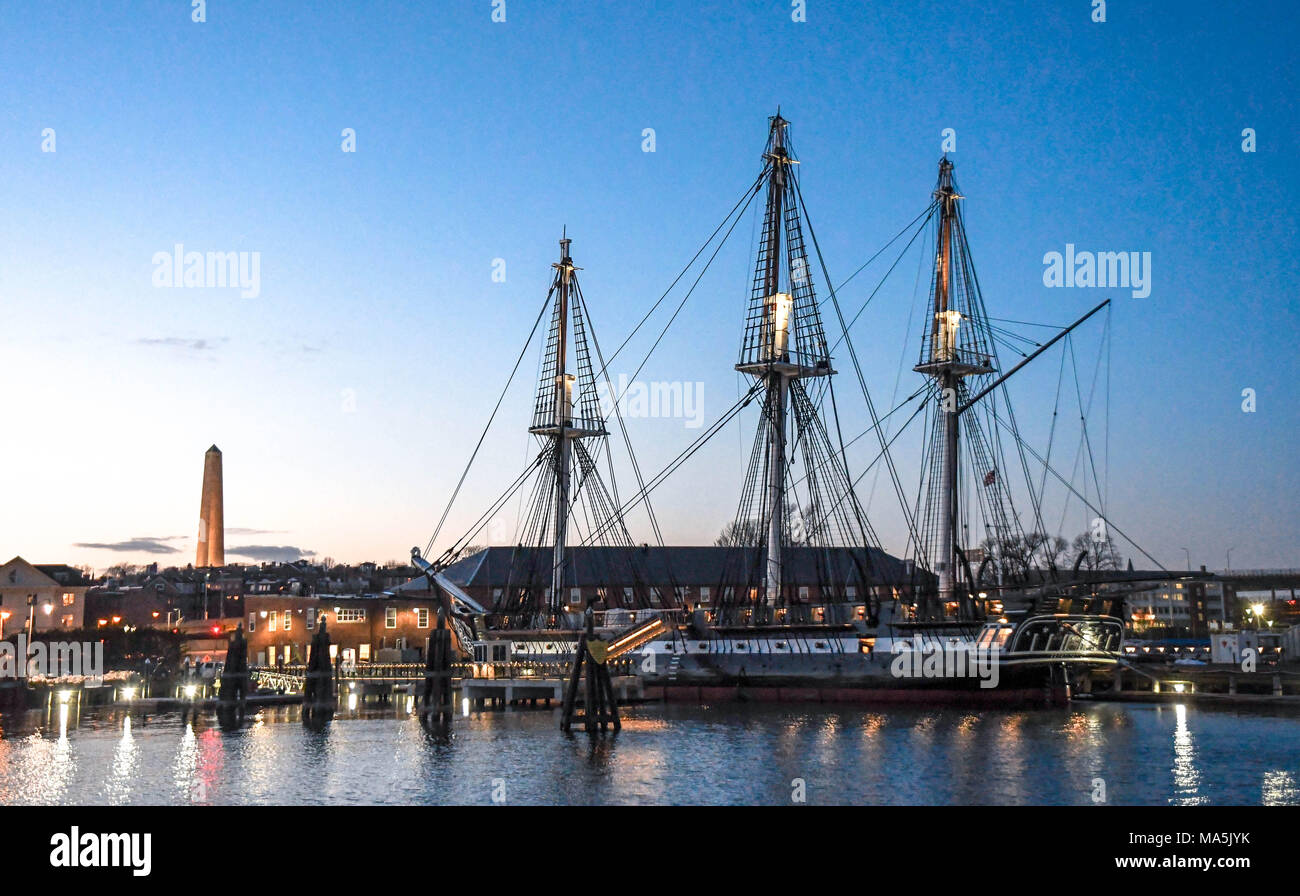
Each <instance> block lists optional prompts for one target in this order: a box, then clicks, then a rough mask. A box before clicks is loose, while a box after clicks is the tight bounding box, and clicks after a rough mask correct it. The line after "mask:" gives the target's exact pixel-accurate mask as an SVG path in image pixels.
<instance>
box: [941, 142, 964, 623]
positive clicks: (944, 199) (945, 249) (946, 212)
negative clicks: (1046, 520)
mask: <svg viewBox="0 0 1300 896" xmlns="http://www.w3.org/2000/svg"><path fill="white" fill-rule="evenodd" d="M937 198H938V200H939V202H940V203H941V205H940V209H939V215H940V217H939V258H938V264H939V272H938V287H939V288H938V289H936V290H935V293H934V298H935V309H934V347H935V351H936V356H937V357H939V358H941V359H942V361H941V362H940V363H941V364H942V365H943V366H942V367H941V368H940V369H939V371H938V379H939V395H940V396H941V399H943V400H941V401H940V413H942V414H943V416H944V440H943V491H942V492H941V501H940V504H939V519H940V521H941V525H942V527H943V528H942V529H941V530H940V531H941V533H942V534H941V536H940V541H939V557H938V560H939V563H938V568H937V570H936V571H937V572H938V573H939V601H940V603H945V604H946V603H947V602H948V601H949V600H950V599H951V598H952V592H953V581H954V579H955V576H954V573H955V572H956V570H957V553H956V551H955V548H956V545H957V407H956V394H957V393H956V389H957V376H956V374H955V373H954V371H953V368H952V364H953V362H954V361H956V354H957V352H956V349H957V346H956V335H957V326H958V324H959V323H960V322H961V316H960V314H959V313H957V312H954V311H953V310H952V308H951V307H950V305H951V300H952V219H953V215H954V213H955V212H956V207H957V194H956V193H955V192H954V191H953V189H952V163H951V162H949V161H948V160H947V159H946V158H945V159H944V160H943V161H942V162H940V163H939V190H938V194H937ZM954 315H956V316H954ZM949 327H951V329H949Z"/></svg>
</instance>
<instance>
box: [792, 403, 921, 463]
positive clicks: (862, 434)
mask: <svg viewBox="0 0 1300 896" xmlns="http://www.w3.org/2000/svg"><path fill="white" fill-rule="evenodd" d="M933 388H934V386H933V384H932V383H930V382H927V383H926V384H925V385H923V386H922V387H921V388H919V389H917V390H916V391H915V392H913V393H912V394H911V395H909V396H907V397H906V398H904V399H903V400H902V401H900V402H899V403H898V404H896V405H894V407H893V409H892V410H890V411H889V412H888V413H886V414H885V415H884V416H883V417H881V418H880V422H881V423H884V422H885V421H886V420H888V419H889V418H890V417H892V416H894V414H896V413H898V412H899V411H901V410H902V409H903V408H904V407H906V406H907V404H908V403H909V402H911V401H913V400H915V399H916V398H917V397H918V396H919V395H921V394H923V393H926V392H930V391H931V390H932V389H933ZM834 400H835V399H834V396H831V401H832V402H834ZM875 428H876V427H875V426H868V427H867V428H866V429H864V430H863V431H862V432H860V433H858V434H857V435H856V436H854V437H853V438H851V439H849V441H848V442H847V443H845V444H844V446H843V448H849V447H852V445H853V444H854V443H856V442H858V441H859V440H861V439H864V438H866V437H867V436H868V435H870V434H871V432H872V431H873V430H874V429H875ZM837 453H842V450H841V452H837ZM828 460H829V458H828ZM846 463H847V461H846ZM818 470H820V467H818V468H817V469H810V470H809V471H808V472H807V473H805V474H804V475H803V476H802V477H800V478H799V479H798V480H797V481H796V482H795V484H796V485H798V484H799V483H800V482H803V480H804V479H807V478H808V477H809V476H811V475H813V474H814V473H816V472H818Z"/></svg>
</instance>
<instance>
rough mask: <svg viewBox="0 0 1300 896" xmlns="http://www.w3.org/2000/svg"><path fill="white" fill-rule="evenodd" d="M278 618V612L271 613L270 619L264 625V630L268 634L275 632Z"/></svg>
mask: <svg viewBox="0 0 1300 896" xmlns="http://www.w3.org/2000/svg"><path fill="white" fill-rule="evenodd" d="M279 616H280V611H279V610H272V611H271V618H270V619H269V620H268V621H267V623H266V630H267V631H268V632H273V631H275V630H276V621H277V620H278V618H279Z"/></svg>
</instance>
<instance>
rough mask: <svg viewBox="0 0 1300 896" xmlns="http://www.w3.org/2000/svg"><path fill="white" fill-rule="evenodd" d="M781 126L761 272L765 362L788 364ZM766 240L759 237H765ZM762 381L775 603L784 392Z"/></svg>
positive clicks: (778, 375) (770, 587) (780, 122)
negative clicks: (765, 299) (768, 331)
mask: <svg viewBox="0 0 1300 896" xmlns="http://www.w3.org/2000/svg"><path fill="white" fill-rule="evenodd" d="M786 124H787V122H786V121H785V120H784V119H783V118H781V113H780V112H779V111H778V112H777V114H776V117H775V118H774V119H772V132H771V133H772V149H771V151H770V152H768V153H767V156H766V157H767V159H768V161H770V162H771V163H772V174H771V176H770V177H769V178H768V182H767V214H766V215H765V219H766V220H768V221H773V222H776V224H777V227H776V229H775V230H774V231H773V232H772V233H771V240H772V244H771V249H772V251H771V252H770V254H769V255H768V256H767V270H766V271H765V276H764V286H765V288H766V292H767V295H768V296H769V297H770V298H769V302H770V309H769V314H771V316H772V320H771V324H770V326H771V328H772V340H771V341H772V346H771V360H772V361H784V360H789V354H788V352H787V348H788V345H787V342H788V339H789V326H790V309H789V304H790V297H789V296H787V295H785V294H783V293H782V292H781V252H780V244H781V227H780V223H781V216H782V211H783V209H782V204H783V203H782V200H783V199H784V197H785V178H786V169H787V167H788V166H789V159H788V157H787V156H786V152H785V127H786ZM767 236H768V235H767V234H764V237H765V238H766V237H767ZM764 379H765V380H766V381H767V393H768V395H769V396H771V398H770V401H769V404H770V406H771V409H772V412H771V413H770V414H769V415H768V426H769V427H770V429H771V440H770V450H769V453H768V460H767V506H768V507H770V508H771V517H770V519H769V521H768V528H767V561H766V563H765V566H764V568H765V569H766V570H767V599H768V601H769V602H772V601H776V600H777V598H778V597H779V596H780V594H781V533H782V532H783V531H784V518H785V418H786V407H787V403H788V401H787V399H788V391H789V381H788V380H787V379H786V374H785V373H784V372H782V371H781V370H779V369H778V368H777V367H776V366H775V365H772V366H770V367H769V368H768V370H767V372H766V373H765V374H764Z"/></svg>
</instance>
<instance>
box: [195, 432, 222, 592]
mask: <svg viewBox="0 0 1300 896" xmlns="http://www.w3.org/2000/svg"><path fill="white" fill-rule="evenodd" d="M225 565H226V522H225V511H224V508H223V506H222V497H221V449H220V448H218V447H217V446H216V445H213V446H212V447H211V448H209V449H208V450H207V453H206V454H204V455H203V496H202V498H201V499H200V501H199V548H198V552H197V555H196V557H195V560H194V566H195V568H197V569H202V568H204V567H206V566H225Z"/></svg>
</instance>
